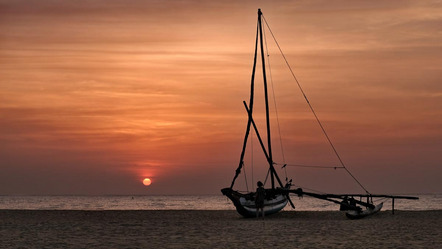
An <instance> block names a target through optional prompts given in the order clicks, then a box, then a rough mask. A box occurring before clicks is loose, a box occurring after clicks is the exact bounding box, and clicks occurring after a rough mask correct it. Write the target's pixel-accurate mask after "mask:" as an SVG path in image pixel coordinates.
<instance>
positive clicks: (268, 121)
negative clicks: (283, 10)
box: [258, 9, 275, 188]
mask: <svg viewBox="0 0 442 249" xmlns="http://www.w3.org/2000/svg"><path fill="white" fill-rule="evenodd" d="M261 19H262V12H261V9H258V27H259V43H260V47H261V61H262V63H261V64H262V75H263V80H264V98H265V105H266V122H267V143H268V153H269V160H268V161H269V167H270V179H271V181H272V188H275V177H274V171H275V169H274V168H273V156H272V140H271V136H270V115H269V98H268V93H267V92H268V91H267V78H266V66H265V56H264V44H263V38H262V20H261Z"/></svg>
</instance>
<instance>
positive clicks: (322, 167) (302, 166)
mask: <svg viewBox="0 0 442 249" xmlns="http://www.w3.org/2000/svg"><path fill="white" fill-rule="evenodd" d="M285 167H300V168H318V169H345V168H344V167H342V166H322V165H305V164H284V165H282V168H285Z"/></svg>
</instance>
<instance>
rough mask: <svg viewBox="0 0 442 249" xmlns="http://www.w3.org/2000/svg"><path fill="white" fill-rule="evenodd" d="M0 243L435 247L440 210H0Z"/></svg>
mask: <svg viewBox="0 0 442 249" xmlns="http://www.w3.org/2000/svg"><path fill="white" fill-rule="evenodd" d="M0 238H1V241H2V242H1V244H0V247H1V248H441V246H442V210H438V211H395V214H394V215H392V214H391V211H382V212H380V213H378V214H376V215H373V216H371V217H368V218H364V219H361V220H349V219H347V218H346V217H345V215H344V213H342V212H338V211H336V212H335V211H285V212H281V213H279V214H275V215H272V216H268V217H265V218H264V219H262V218H258V219H255V218H254V219H245V218H242V217H240V216H239V215H238V214H237V213H236V212H235V211H220V210H216V211H209V210H204V211H201V210H147V211H143V210H137V211H108V210H106V211H78V210H75V211H65V210H48V211H45V210H0Z"/></svg>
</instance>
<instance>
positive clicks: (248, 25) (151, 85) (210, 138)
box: [0, 0, 442, 194]
mask: <svg viewBox="0 0 442 249" xmlns="http://www.w3.org/2000/svg"><path fill="white" fill-rule="evenodd" d="M258 8H261V9H262V10H263V13H264V16H265V18H266V20H267V21H268V22H269V24H270V26H271V28H272V30H273V32H274V34H275V35H276V37H277V39H278V42H279V43H280V45H281V47H282V49H283V50H284V51H285V53H286V55H287V57H288V59H289V61H290V64H291V65H292V67H293V68H294V69H295V73H296V75H297V77H298V78H299V80H300V82H301V84H302V85H303V87H304V90H305V91H306V94H307V96H308V97H309V99H310V101H311V102H312V104H313V106H314V107H315V109H316V111H317V113H318V115H319V117H320V119H321V120H322V121H323V123H324V125H325V127H326V129H327V130H328V132H329V135H330V136H331V137H332V140H333V141H334V142H335V145H336V147H337V149H338V151H339V152H340V153H341V156H342V157H343V160H344V161H345V162H346V164H347V166H348V167H349V168H350V169H351V170H352V172H353V173H354V174H355V175H357V176H358V178H359V179H360V180H361V181H362V182H363V183H365V185H366V186H367V188H368V189H369V190H372V191H373V192H387V193H416V192H420V193H423V192H441V190H442V183H441V181H440V176H441V175H442V167H441V166H442V156H441V151H442V143H441V142H442V84H441V79H442V30H441V27H442V14H441V13H442V2H441V1H333V2H330V1H325V0H324V1H322V0H317V1H288V0H287V1H220V2H215V1H192V0H184V1H172V0H168V1H154V0H150V1H137V0H133V1H122V0H120V1H119V0H109V1H92V0H84V1H50V0H40V1H32V0H31V1H12V0H0V65H1V66H0V172H1V174H0V194H218V193H219V189H220V188H222V187H227V186H229V185H230V182H231V179H232V177H233V174H234V170H235V169H236V166H237V164H238V159H239V154H240V152H241V151H240V150H241V146H242V139H243V135H244V134H243V133H244V130H245V126H246V121H247V120H246V118H247V116H246V115H245V111H244V107H243V105H242V103H241V102H242V101H243V100H248V94H249V84H250V73H251V67H252V61H253V46H254V39H255V31H256V11H257V9H258ZM267 36H268V38H269V40H270V35H269V34H267ZM269 49H272V47H269ZM273 52H277V50H276V49H275V48H274V47H273ZM275 57H276V54H275ZM271 58H272V59H273V55H272V56H271ZM272 63H274V64H272V73H273V78H274V81H275V93H276V95H277V101H278V112H279V113H280V122H281V129H282V133H283V138H284V140H283V143H284V145H285V146H286V147H287V148H285V154H286V157H287V160H291V162H292V163H299V164H318V163H319V164H326V163H329V162H330V161H331V163H332V164H333V163H336V159H334V158H333V157H328V156H326V157H318V154H317V153H319V152H318V151H326V152H330V151H328V150H329V149H327V148H326V144H324V138H323V137H322V136H321V134H320V131H319V130H318V127H317V125H316V124H315V123H314V121H313V120H312V117H311V114H309V113H308V110H307V109H306V106H305V102H304V101H303V99H302V97H301V95H300V93H299V91H298V90H297V89H296V86H295V85H294V82H292V81H290V74H289V72H288V71H287V69H286V68H285V67H284V65H283V62H282V60H280V59H279V60H278V59H276V60H275V61H272ZM278 87H279V88H278ZM275 144H278V142H275ZM255 146H256V147H258V144H256V145H255ZM275 146H276V145H275ZM317 147H319V149H317ZM275 157H276V158H277V160H280V158H279V157H278V156H277V155H275ZM318 158H319V160H317V161H314V160H312V159H318ZM329 159H330V160H329ZM289 171H290V172H289V173H292V175H293V176H294V180H295V183H297V184H299V185H300V186H312V187H313V188H319V189H322V190H330V191H345V190H347V189H348V186H350V185H348V186H347V185H343V186H345V188H344V187H342V188H340V186H337V185H336V184H334V183H333V182H332V179H333V176H330V175H328V174H339V172H338V173H336V172H332V173H330V172H316V171H311V170H303V169H296V168H290V169H289ZM256 173H258V171H257V172H256ZM318 176H320V177H318ZM256 177H258V176H256ZM340 177H341V176H337V178H338V179H341V178H340ZM144 178H150V179H152V182H154V183H155V184H152V185H151V186H149V188H146V187H145V186H143V185H142V184H141V182H142V180H143V179H144ZM318 179H321V180H318ZM328 188H331V189H328Z"/></svg>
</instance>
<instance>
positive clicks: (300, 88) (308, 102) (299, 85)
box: [262, 15, 370, 194]
mask: <svg viewBox="0 0 442 249" xmlns="http://www.w3.org/2000/svg"><path fill="white" fill-rule="evenodd" d="M262 18H263V20H264V22H265V24H266V26H267V28H268V29H269V31H270V34H271V35H272V37H273V40H274V41H275V43H276V46H277V47H278V49H279V51H280V52H281V55H282V57H283V58H284V61H285V63H286V65H287V67H288V68H289V70H290V72H291V74H292V76H293V78H294V79H295V81H296V84H297V85H298V87H299V90H301V93H302V95H303V96H304V98H305V100H306V101H307V104H308V106H309V108H310V110H311V112H312V113H313V115H314V116H315V119H316V121H317V123H318V124H319V126H320V127H321V130H322V132H323V133H324V135H325V137H326V139H327V141H328V143H329V144H330V146H331V148H332V149H333V151H334V153H335V155H336V157H337V158H338V160H339V162H340V163H341V165H342V167H343V168H344V169H345V170H346V171H347V173H348V174H349V175H350V176H351V177H352V178H353V179H354V180H355V181H356V182H357V183H358V184H359V186H360V187H361V188H362V189H364V190H365V192H366V193H367V194H370V192H368V190H367V189H366V188H365V187H364V186H363V185H362V184H361V183H360V182H359V181H358V179H356V177H355V176H354V175H353V174H352V173H351V172H350V171H349V170H348V169H347V167H345V164H344V162H343V161H342V159H341V157H340V156H339V154H338V151H337V150H336V148H335V146H334V145H333V143H332V141H331V140H330V138H329V136H328V135H327V132H326V131H325V129H324V127H323V126H322V123H321V121H319V118H318V116H317V115H316V112H315V110H314V109H313V106H312V105H311V104H310V101H309V100H308V98H307V96H306V95H305V93H304V90H303V89H302V87H301V84H300V83H299V81H298V79H297V78H296V76H295V73H294V72H293V70H292V68H291V67H290V64H289V62H288V61H287V58H286V57H285V55H284V53H283V52H282V49H281V47H280V46H279V43H278V41H277V40H276V37H275V36H274V35H273V32H272V30H271V29H270V26H269V24H268V23H267V20H266V19H265V17H264V15H262Z"/></svg>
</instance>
